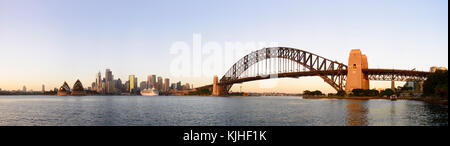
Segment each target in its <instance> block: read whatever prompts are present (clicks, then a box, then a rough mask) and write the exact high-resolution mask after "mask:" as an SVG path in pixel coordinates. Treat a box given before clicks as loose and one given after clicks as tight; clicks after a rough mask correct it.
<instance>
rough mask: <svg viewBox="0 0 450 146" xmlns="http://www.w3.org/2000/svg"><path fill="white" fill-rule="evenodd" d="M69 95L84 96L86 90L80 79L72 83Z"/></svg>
mask: <svg viewBox="0 0 450 146" xmlns="http://www.w3.org/2000/svg"><path fill="white" fill-rule="evenodd" d="M70 95H71V96H86V91H84V88H83V84H81V82H80V80H77V81H76V82H75V84H73V88H72V93H71V94H70Z"/></svg>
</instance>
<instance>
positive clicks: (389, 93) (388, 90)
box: [380, 88, 395, 97]
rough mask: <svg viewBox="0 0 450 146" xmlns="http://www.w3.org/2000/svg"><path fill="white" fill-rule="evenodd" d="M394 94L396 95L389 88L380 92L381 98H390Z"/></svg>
mask: <svg viewBox="0 0 450 146" xmlns="http://www.w3.org/2000/svg"><path fill="white" fill-rule="evenodd" d="M394 94H395V92H394V90H392V89H389V88H388V89H386V90H383V91H381V92H380V96H385V95H386V96H387V97H390V96H392V95H394Z"/></svg>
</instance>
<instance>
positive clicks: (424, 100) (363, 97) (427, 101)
mask: <svg viewBox="0 0 450 146" xmlns="http://www.w3.org/2000/svg"><path fill="white" fill-rule="evenodd" d="M303 99H353V100H370V99H384V100H391V99H390V98H388V97H373V96H362V97H356V96H353V97H344V96H303ZM396 99H397V100H415V101H422V102H426V103H431V104H441V105H448V100H440V99H435V98H431V97H425V98H421V97H397V98H396Z"/></svg>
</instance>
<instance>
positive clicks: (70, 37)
mask: <svg viewBox="0 0 450 146" xmlns="http://www.w3.org/2000/svg"><path fill="white" fill-rule="evenodd" d="M174 2H175V3H178V4H179V5H174V4H173V3H174ZM23 3H30V4H29V5H23ZM105 3H106V4H105ZM272 5H276V6H277V7H271V6H272ZM244 8H245V9H244ZM98 9H102V10H104V11H98ZM116 9H120V10H123V11H120V12H117V11H115V10H116ZM171 10H175V11H173V12H172V11H171ZM229 10H232V11H229ZM380 10H383V11H380ZM73 12H75V13H73ZM206 12H208V13H206ZM169 18H170V19H169ZM0 20H1V21H0V51H1V54H0V62H1V63H2V64H1V65H2V66H3V67H4V68H6V69H7V71H2V72H0V88H1V89H2V90H16V89H21V88H22V87H23V86H26V87H27V89H28V90H33V91H40V88H41V85H42V84H44V85H45V86H46V87H47V88H48V89H53V88H54V87H56V88H57V87H59V86H60V84H61V83H62V82H64V81H67V82H68V84H70V85H72V84H73V83H74V82H75V81H76V80H77V79H80V81H81V82H82V84H83V85H86V87H87V86H90V85H91V82H92V81H93V80H95V78H94V77H95V71H96V70H99V69H104V68H110V69H112V70H114V71H115V74H116V75H117V76H115V78H121V79H123V81H125V79H128V75H130V74H134V75H136V77H137V78H138V79H146V78H147V75H148V74H158V75H160V76H164V77H165V78H170V80H171V81H172V82H174V83H175V81H184V82H189V83H193V84H194V85H195V87H198V86H202V85H207V84H211V82H212V78H213V76H214V75H218V76H219V77H221V76H222V75H223V73H224V72H220V71H219V72H220V73H222V74H207V75H202V76H200V77H176V76H173V75H172V73H171V72H170V70H169V68H168V66H170V63H171V62H172V61H173V58H174V57H176V55H174V54H171V53H170V47H171V45H172V44H173V43H174V42H176V41H185V42H187V43H188V44H191V43H192V41H193V34H201V35H202V40H203V41H204V42H209V41H216V42H218V43H219V44H224V43H225V42H228V41H231V42H255V41H256V42H259V41H264V42H278V43H279V46H287V47H295V48H302V49H304V50H307V51H311V52H313V53H317V54H320V55H322V56H324V57H328V58H330V59H333V60H337V61H339V62H342V63H345V64H346V63H347V62H348V59H347V58H348V53H349V51H350V50H351V49H355V48H359V49H362V50H363V51H364V52H366V54H367V57H368V60H369V62H370V63H369V67H370V68H381V67H387V68H399V69H408V70H411V69H413V68H416V70H424V71H428V70H429V68H430V67H432V66H444V67H447V68H448V2H447V1H377V2H372V1H364V2H361V1H339V2H335V1H327V2H323V1H314V2H310V1H245V2H242V1H227V3H225V2H224V1H213V2H211V1H189V2H185V1H170V2H166V1H147V2H144V1H133V2H127V3H122V2H118V1H115V2H111V1H95V2H90V1H64V2H60V1H6V0H0ZM179 23H183V24H185V25H183V26H180V25H178V24H179ZM261 30H264V31H261ZM425 48H426V49H427V51H424V50H423V49H425ZM247 49H249V50H251V51H254V50H259V49H261V48H259V47H255V48H247ZM399 54H401V55H399ZM244 55H245V54H244ZM237 58H239V57H237ZM417 58H421V59H417ZM11 60H13V61H11ZM235 61H237V60H234V61H231V62H226V65H224V67H223V68H225V69H228V68H229V67H230V64H233V63H234V62H235ZM276 81H277V82H278V84H279V85H278V86H276V87H274V88H270V89H265V88H259V85H258V84H259V83H261V82H273V80H267V81H256V82H251V83H245V84H242V85H235V86H233V89H232V90H233V91H239V89H240V88H239V87H240V86H242V91H253V92H260V91H268V92H270V91H279V92H287V93H292V92H295V93H299V92H302V91H303V90H307V89H319V90H323V91H324V92H335V91H334V90H333V89H332V88H331V87H330V86H329V85H327V84H326V83H323V81H322V80H321V79H320V78H319V77H306V78H300V79H276ZM138 84H139V83H138ZM372 85H373V86H372ZM377 87H386V88H388V87H390V83H389V82H383V81H371V88H377ZM48 89H47V90H48Z"/></svg>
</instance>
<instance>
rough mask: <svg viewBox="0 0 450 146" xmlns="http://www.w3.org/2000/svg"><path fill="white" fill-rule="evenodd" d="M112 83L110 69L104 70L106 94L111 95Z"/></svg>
mask: <svg viewBox="0 0 450 146" xmlns="http://www.w3.org/2000/svg"><path fill="white" fill-rule="evenodd" d="M112 81H113V75H112V71H111V70H110V69H106V71H105V86H106V87H105V90H106V93H112V87H113V85H112Z"/></svg>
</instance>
